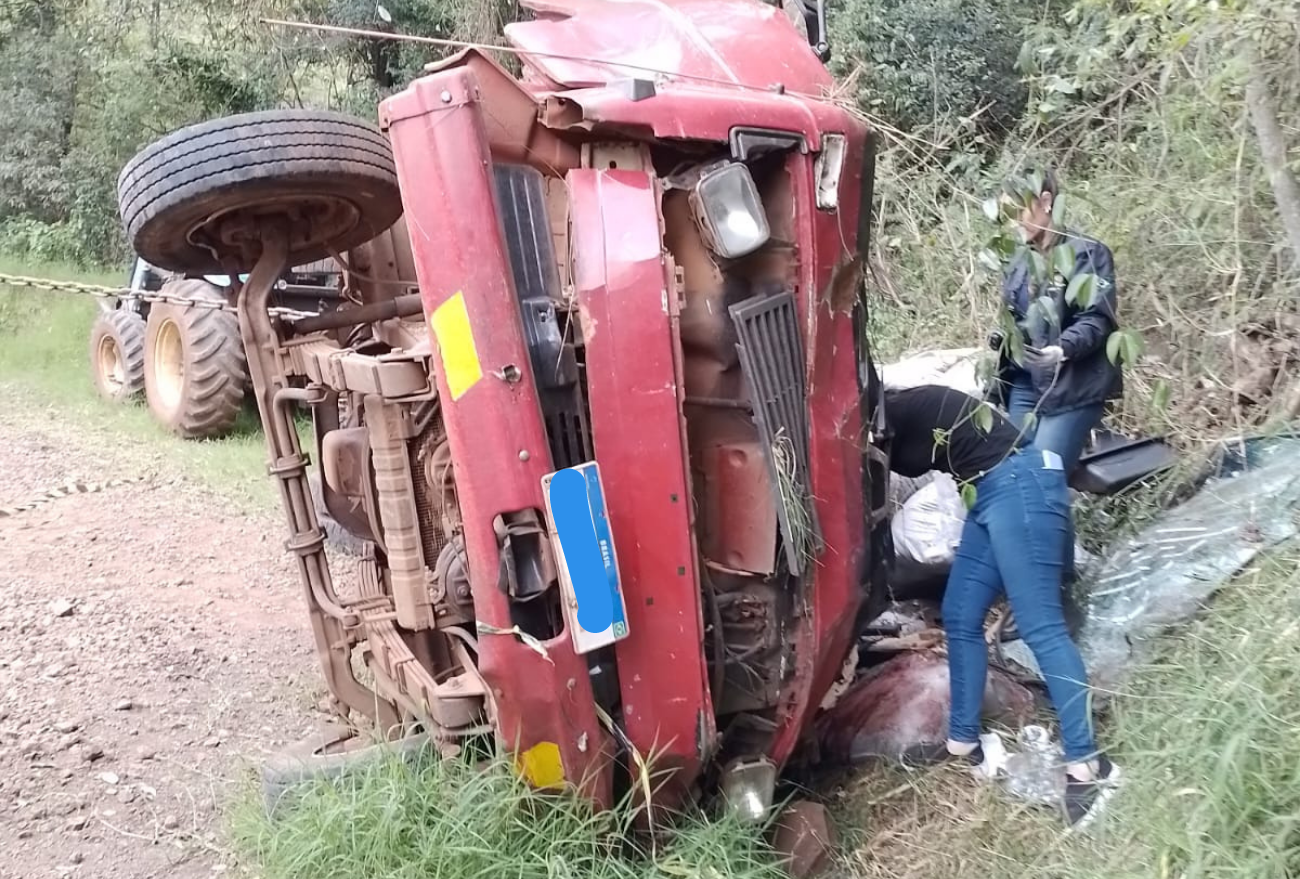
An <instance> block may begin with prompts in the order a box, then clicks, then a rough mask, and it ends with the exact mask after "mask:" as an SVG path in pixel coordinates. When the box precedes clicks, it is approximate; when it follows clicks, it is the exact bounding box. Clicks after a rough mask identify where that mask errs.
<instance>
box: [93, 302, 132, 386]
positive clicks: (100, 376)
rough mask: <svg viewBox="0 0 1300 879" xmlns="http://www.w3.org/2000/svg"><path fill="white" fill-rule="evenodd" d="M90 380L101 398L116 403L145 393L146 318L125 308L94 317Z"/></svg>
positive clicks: (104, 312)
mask: <svg viewBox="0 0 1300 879" xmlns="http://www.w3.org/2000/svg"><path fill="white" fill-rule="evenodd" d="M109 349H111V350H109ZM90 378H91V381H93V382H94V384H95V390H96V391H97V392H98V393H99V395H100V396H101V397H103V398H104V399H105V400H109V401H111V402H113V403H126V402H129V401H131V400H136V399H138V398H139V397H140V395H141V394H143V393H144V318H142V317H141V316H140V315H138V314H136V313H135V312H134V311H127V310H126V309H124V308H119V309H116V310H114V311H100V312H99V313H98V314H96V315H95V320H94V322H93V323H92V324H91V325H90Z"/></svg>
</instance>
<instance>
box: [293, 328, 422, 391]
mask: <svg viewBox="0 0 1300 879" xmlns="http://www.w3.org/2000/svg"><path fill="white" fill-rule="evenodd" d="M285 353H286V355H287V357H288V359H289V362H290V364H291V365H292V369H291V370H290V371H291V372H293V373H294V374H296V375H302V376H306V377H307V379H308V380H309V381H310V382H311V383H312V384H319V385H324V386H325V387H327V388H330V389H331V390H334V391H339V392H344V391H351V392H353V393H357V394H374V395H378V396H380V397H383V398H385V399H387V400H431V399H433V397H434V395H435V391H434V386H433V378H432V376H431V373H430V368H429V352H428V350H427V348H425V349H423V350H412V351H392V352H388V353H385V354H361V353H359V352H357V351H353V350H350V349H346V348H340V347H339V346H338V345H337V344H336V343H335V342H334V341H333V340H331V339H327V338H325V337H323V336H309V337H306V338H301V339H296V340H293V341H292V342H291V343H286V346H285Z"/></svg>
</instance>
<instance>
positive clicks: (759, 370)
mask: <svg viewBox="0 0 1300 879" xmlns="http://www.w3.org/2000/svg"><path fill="white" fill-rule="evenodd" d="M730 313H731V319H732V321H734V322H735V325H736V335H737V342H736V350H737V352H738V353H739V355H740V367H741V371H742V372H743V373H744V375H745V383H746V386H747V387H748V389H749V395H750V401H751V403H752V404H753V407H754V421H755V422H756V424H757V426H758V432H759V436H760V437H761V438H762V440H763V454H764V457H765V458H766V460H767V466H768V472H769V474H770V476H771V481H772V491H773V492H774V495H775V497H774V499H775V501H776V510H777V519H778V521H779V522H780V526H781V536H782V542H783V544H784V547H785V556H786V561H787V563H788V565H789V568H790V572H791V573H792V574H795V575H799V574H802V573H803V570H804V567H805V564H806V562H807V561H808V559H809V558H810V556H811V549H812V547H813V546H814V545H815V543H816V540H817V538H816V523H815V522H814V521H813V510H812V502H811V495H810V492H809V490H808V409H807V391H806V389H805V386H804V366H803V363H804V358H803V344H802V341H801V339H800V337H799V319H798V316H797V314H796V311H795V304H794V297H793V296H792V295H791V294H790V293H789V292H784V293H778V294H776V295H774V296H765V297H755V298H753V299H747V300H745V301H744V302H740V303H737V304H735V305H733V306H731V308H730Z"/></svg>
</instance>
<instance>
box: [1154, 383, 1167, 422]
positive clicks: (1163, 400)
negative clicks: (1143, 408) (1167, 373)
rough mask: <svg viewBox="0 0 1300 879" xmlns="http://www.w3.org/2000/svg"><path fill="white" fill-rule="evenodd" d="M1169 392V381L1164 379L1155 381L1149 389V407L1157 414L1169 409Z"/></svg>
mask: <svg viewBox="0 0 1300 879" xmlns="http://www.w3.org/2000/svg"><path fill="white" fill-rule="evenodd" d="M1170 393H1171V392H1170V389H1169V382H1167V381H1165V380H1164V379H1160V380H1159V381H1157V382H1156V386H1155V388H1154V389H1153V390H1152V391H1151V408H1152V409H1154V410H1155V411H1156V412H1157V413H1159V414H1164V413H1165V412H1166V411H1167V410H1168V409H1169V397H1170Z"/></svg>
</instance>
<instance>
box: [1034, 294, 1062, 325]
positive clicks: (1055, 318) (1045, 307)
mask: <svg viewBox="0 0 1300 879" xmlns="http://www.w3.org/2000/svg"><path fill="white" fill-rule="evenodd" d="M1029 316H1030V317H1037V318H1038V319H1039V320H1040V321H1042V322H1043V323H1045V324H1047V325H1048V326H1049V327H1054V328H1056V329H1058V330H1059V329H1060V328H1061V314H1060V312H1059V311H1057V310H1056V302H1055V301H1054V300H1053V299H1052V297H1050V296H1039V297H1038V298H1037V299H1035V300H1034V301H1033V302H1031V303H1029Z"/></svg>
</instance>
